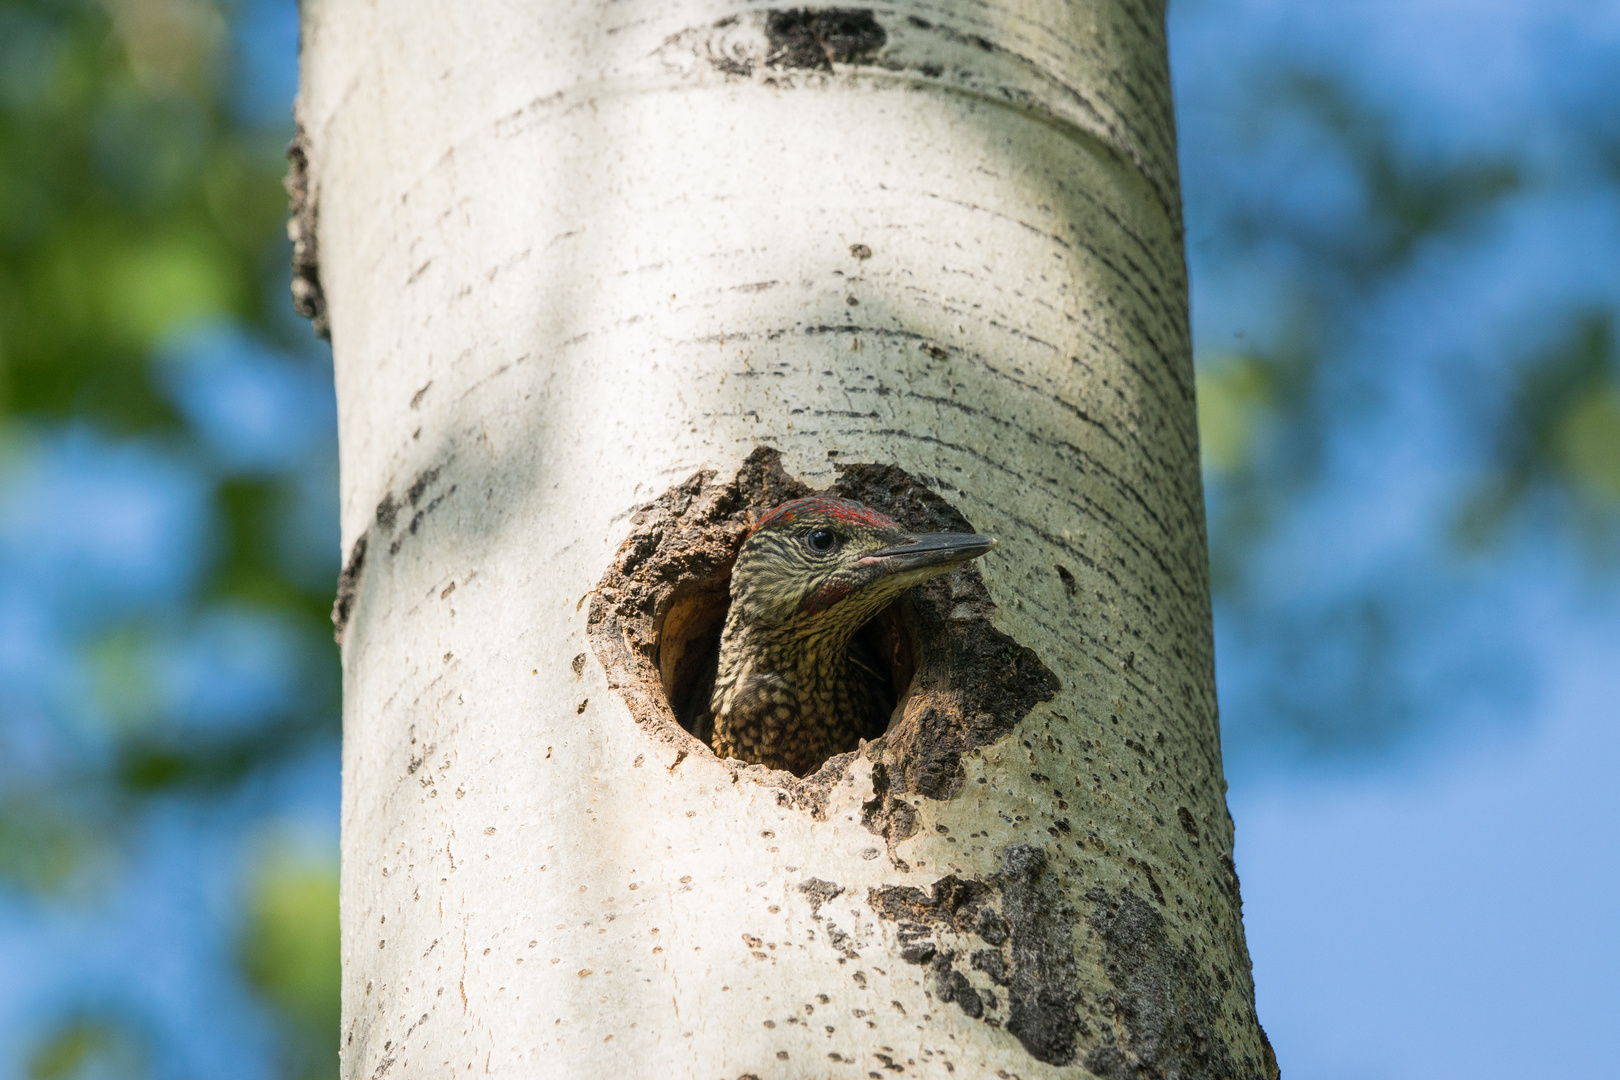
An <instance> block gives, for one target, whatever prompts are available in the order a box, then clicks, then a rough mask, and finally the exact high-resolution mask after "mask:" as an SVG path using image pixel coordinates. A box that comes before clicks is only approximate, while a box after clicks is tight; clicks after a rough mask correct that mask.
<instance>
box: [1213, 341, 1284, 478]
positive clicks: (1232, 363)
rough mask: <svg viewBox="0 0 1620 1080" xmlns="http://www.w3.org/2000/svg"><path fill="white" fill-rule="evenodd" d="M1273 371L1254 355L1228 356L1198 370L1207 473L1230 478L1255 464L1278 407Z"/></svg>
mask: <svg viewBox="0 0 1620 1080" xmlns="http://www.w3.org/2000/svg"><path fill="white" fill-rule="evenodd" d="M1275 389H1276V388H1275V386H1274V381H1273V373H1272V370H1271V368H1270V367H1269V366H1268V365H1266V364H1265V363H1263V362H1261V361H1259V360H1257V359H1256V358H1254V357H1252V356H1243V355H1235V356H1224V357H1219V358H1217V359H1214V360H1211V361H1209V362H1208V363H1207V364H1204V365H1201V366H1200V367H1199V369H1198V437H1199V444H1200V448H1201V450H1202V452H1203V459H1204V471H1205V472H1206V473H1209V474H1211V475H1214V476H1228V475H1231V474H1232V473H1234V472H1237V471H1238V470H1239V469H1241V468H1243V467H1244V466H1245V465H1247V464H1248V463H1249V459H1250V454H1251V452H1252V450H1253V447H1254V441H1255V437H1256V435H1257V434H1258V433H1259V428H1260V425H1261V424H1263V423H1264V422H1265V419H1266V414H1267V413H1268V412H1269V411H1270V409H1271V408H1272V405H1273V402H1274V399H1275V397H1276V394H1275Z"/></svg>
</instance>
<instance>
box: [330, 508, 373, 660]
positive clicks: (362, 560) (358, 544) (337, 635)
mask: <svg viewBox="0 0 1620 1080" xmlns="http://www.w3.org/2000/svg"><path fill="white" fill-rule="evenodd" d="M368 533H369V530H367V532H363V533H361V534H360V538H359V539H357V540H356V541H355V542H354V546H353V547H351V548H350V549H349V559H348V561H347V562H345V563H344V564H343V572H342V573H341V574H339V575H338V579H337V596H336V597H335V598H334V599H333V600H332V640H334V641H336V642H337V643H338V644H339V645H342V644H343V631H344V629H345V628H346V627H347V626H348V625H349V615H350V614H352V613H353V611H354V598H355V594H356V593H357V592H358V591H359V589H360V572H361V571H362V570H364V569H365V566H366V543H367V535H368Z"/></svg>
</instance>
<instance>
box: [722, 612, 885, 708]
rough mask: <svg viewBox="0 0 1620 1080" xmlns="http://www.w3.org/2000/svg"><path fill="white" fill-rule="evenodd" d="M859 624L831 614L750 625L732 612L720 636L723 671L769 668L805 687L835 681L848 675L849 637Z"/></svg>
mask: <svg viewBox="0 0 1620 1080" xmlns="http://www.w3.org/2000/svg"><path fill="white" fill-rule="evenodd" d="M855 630H856V627H855V626H850V625H845V624H843V623H841V622H838V621H834V620H831V619H828V620H826V622H825V624H820V620H815V619H811V620H806V621H804V622H799V621H798V620H795V621H793V622H789V623H786V624H781V625H777V626H750V625H748V624H747V622H746V621H745V620H743V619H741V618H738V617H736V616H735V615H733V616H732V617H729V618H727V620H726V627H725V630H724V631H723V633H722V635H721V639H720V671H719V675H720V678H721V679H722V680H724V679H726V677H727V676H728V675H729V676H732V677H740V676H742V675H743V674H744V673H745V672H746V673H751V674H756V675H758V674H764V673H767V672H768V673H771V674H774V675H778V676H781V677H783V678H785V679H788V680H789V681H791V682H792V683H793V684H794V685H795V686H796V688H797V689H798V690H799V691H800V692H801V693H805V692H810V691H812V690H813V689H814V688H815V687H817V686H819V685H824V684H830V683H837V682H841V681H843V680H844V678H845V677H846V675H847V668H848V662H849V642H850V639H851V638H852V637H854V636H855Z"/></svg>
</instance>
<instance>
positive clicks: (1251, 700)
mask: <svg viewBox="0 0 1620 1080" xmlns="http://www.w3.org/2000/svg"><path fill="white" fill-rule="evenodd" d="M1171 26H1172V41H1173V62H1174V68H1175V76H1176V80H1177V92H1178V100H1179V107H1180V113H1181V114H1180V119H1179V124H1180V137H1181V143H1182V156H1183V166H1184V193H1185V197H1186V201H1187V220H1188V254H1189V259H1190V262H1191V266H1192V272H1193V289H1194V324H1195V331H1196V338H1197V345H1198V349H1197V351H1198V364H1199V394H1200V422H1201V425H1202V431H1203V442H1204V454H1205V473H1206V481H1207V483H1208V490H1209V512H1210V539H1211V548H1212V556H1213V561H1214V568H1215V572H1216V584H1217V641H1218V646H1219V657H1220V679H1221V699H1222V708H1223V715H1224V720H1223V725H1224V738H1225V743H1226V755H1227V764H1228V772H1229V775H1230V777H1231V778H1232V782H1233V790H1232V802H1233V807H1234V812H1235V814H1236V815H1237V817H1238V823H1239V843H1240V847H1239V866H1240V869H1241V870H1242V871H1243V874H1244V882H1245V896H1246V899H1247V900H1248V913H1249V915H1248V921H1249V927H1250V941H1251V946H1252V949H1253V951H1254V955H1255V959H1256V969H1257V977H1258V981H1259V986H1260V997H1261V1001H1260V1006H1261V1016H1262V1018H1263V1019H1264V1020H1265V1021H1266V1023H1267V1026H1268V1029H1269V1030H1270V1032H1271V1035H1272V1038H1273V1041H1274V1042H1275V1043H1276V1045H1277V1048H1278V1051H1279V1055H1280V1057H1281V1060H1282V1063H1283V1067H1284V1068H1285V1070H1287V1071H1288V1073H1289V1075H1291V1076H1295V1077H1298V1076H1307V1077H1330V1076H1331V1077H1336V1076H1340V1075H1342V1076H1345V1077H1350V1076H1355V1077H1358V1078H1364V1077H1380V1076H1382V1077H1405V1076H1412V1077H1418V1076H1423V1077H1425V1078H1430V1077H1436V1076H1449V1075H1456V1076H1468V1077H1471V1078H1474V1077H1492V1076H1503V1077H1506V1076H1509V1075H1514V1076H1516V1075H1519V1074H1520V1073H1522V1072H1524V1071H1526V1070H1527V1069H1528V1071H1530V1072H1532V1073H1537V1074H1542V1073H1545V1074H1547V1075H1556V1074H1562V1073H1567V1074H1570V1075H1598V1074H1600V1073H1601V1071H1602V1069H1603V1068H1604V1065H1603V1064H1599V1063H1600V1062H1603V1063H1605V1064H1606V1063H1608V1062H1610V1061H1612V1059H1613V1056H1614V1052H1615V1050H1617V1049H1620V1046H1617V1045H1616V1044H1617V1037H1616V1035H1614V1034H1613V1030H1614V1029H1613V1024H1612V1013H1613V1011H1614V1008H1615V1006H1616V1005H1620V988H1617V985H1616V976H1615V974H1614V973H1615V972H1616V971H1617V970H1620V941H1617V938H1616V935H1615V934H1614V931H1613V930H1612V928H1611V927H1612V909H1613V904H1614V901H1615V899H1616V893H1617V889H1616V871H1615V869H1614V867H1613V866H1612V862H1613V860H1612V859H1609V860H1604V859H1601V858H1598V859H1594V858H1593V857H1592V855H1591V851H1590V846H1589V845H1591V844H1593V843H1595V842H1596V839H1595V838H1596V837H1598V836H1599V835H1600V833H1601V832H1602V831H1603V830H1604V829H1605V828H1607V829H1609V830H1612V829H1613V828H1614V826H1615V825H1620V812H1617V810H1616V800H1615V799H1614V797H1613V796H1612V795H1610V793H1609V791H1610V787H1611V785H1610V781H1609V779H1608V776H1607V772H1608V770H1609V768H1610V767H1612V764H1613V759H1614V757H1615V754H1616V752H1617V751H1620V741H1617V739H1616V738H1615V736H1614V734H1613V732H1614V728H1615V725H1614V719H1615V716H1614V706H1613V702H1614V700H1615V699H1616V691H1620V686H1616V685H1615V684H1616V678H1615V677H1614V676H1609V675H1607V674H1605V673H1604V672H1605V670H1606V668H1605V664H1604V659H1605V657H1608V659H1609V660H1610V661H1611V662H1612V653H1613V649H1614V646H1615V645H1616V644H1620V619H1617V616H1616V614H1615V612H1616V610H1617V608H1616V606H1615V604H1614V600H1615V599H1616V597H1615V586H1614V583H1613V580H1612V573H1611V570H1612V567H1613V564H1614V561H1615V558H1616V555H1617V550H1616V540H1617V532H1616V525H1617V514H1620V360H1617V356H1616V351H1617V346H1616V337H1615V334H1616V326H1615V318H1616V315H1615V312H1616V305H1617V303H1620V262H1617V260H1616V259H1615V257H1614V252H1615V251H1616V250H1620V121H1617V120H1616V118H1617V117H1620V65H1616V64H1615V63H1614V62H1613V58H1614V56H1616V55H1620V10H1617V5H1615V4H1613V3H1608V4H1603V3H1573V2H1570V3H1560V2H1552V0H1542V2H1535V3H1532V2H1531V0H1473V2H1470V3H1466V4H1464V3H1455V2H1451V0H1416V2H1413V0H1407V2H1404V3H1395V2H1394V0H1384V2H1369V3H1364V4H1359V5H1326V6H1323V5H1307V4H1303V3H1298V2H1285V0H1231V2H1217V0H1177V3H1176V4H1175V5H1173V8H1172V16H1171ZM296 34H297V27H296V10H295V7H294V4H293V3H292V0H100V2H95V0H0V949H3V950H4V952H5V955H6V956H7V957H8V962H7V963H6V964H4V965H0V1072H4V1073H6V1074H8V1075H19V1076H29V1077H36V1078H68V1077H81V1078H87V1077H170V1076H173V1077H201V1076H231V1077H242V1078H248V1080H252V1078H256V1077H283V1076H286V1077H329V1076H332V1075H334V1074H335V1071H336V1063H335V1057H334V1056H333V1049H334V1047H335V1044H336V1038H337V1009H338V999H337V969H338V938H337V913H336V881H337V878H336V856H335V851H336V843H335V840H336V816H337V814H336V805H337V798H336V796H337V734H338V730H337V669H336V654H335V651H334V649H333V647H332V645H331V637H330V626H329V624H328V623H327V621H326V613H327V610H328V608H329V605H330V598H331V589H332V582H333V579H334V577H335V574H336V570H337V531H336V523H335V517H336V488H335V477H336V462H335V434H334V426H335V420H334V408H333V403H332V398H331V371H330V363H329V360H328V357H327V354H326V352H325V349H324V346H321V345H320V344H319V343H318V342H316V341H315V340H314V338H313V337H312V335H311V334H310V333H309V330H308V328H307V327H306V326H305V325H303V324H302V323H301V322H299V321H298V320H297V319H296V318H295V317H294V316H293V315H292V314H291V312H290V305H289V303H288V301H287V295H288V293H287V279H288V273H287V263H288V254H289V253H288V246H287V243H286V239H285V232H284V214H285V196H284V194H283V193H282V190H281V186H280V180H281V176H282V174H283V172H284V169H285V163H284V158H283V152H284V148H285V145H286V142H287V140H288V139H289V137H290V135H291V125H290V117H289V112H288V110H289V106H290V102H291V98H292V93H293V90H294V86H295V70H296V69H295V64H296V56H295V53H296ZM1604 762H1607V763H1608V765H1607V766H1605V765H1604V764H1603V763H1604ZM1549 907H1550V908H1552V909H1555V910H1556V911H1557V917H1556V918H1540V919H1528V918H1525V917H1524V912H1525V911H1526V910H1544V909H1547V908H1549ZM1605 913H1606V914H1605ZM1508 986H1511V987H1513V988H1514V992H1513V993H1511V994H1508V993H1505V992H1502V991H1501V990H1500V989H1499V988H1502V987H1508ZM1527 1061H1533V1062H1535V1063H1536V1064H1535V1065H1533V1066H1526V1064H1525V1063H1526V1062H1527Z"/></svg>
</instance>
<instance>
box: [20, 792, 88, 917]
mask: <svg viewBox="0 0 1620 1080" xmlns="http://www.w3.org/2000/svg"><path fill="white" fill-rule="evenodd" d="M103 839H104V834H103V833H102V832H100V831H99V830H96V829H94V828H92V827H91V823H90V822H89V821H87V820H86V819H85V818H83V817H82V816H81V815H79V814H76V813H74V812H72V810H71V809H70V808H68V807H65V806H63V805H61V803H60V802H59V801H58V800H57V799H55V798H53V797H52V796H51V795H50V794H48V793H45V792H38V791H36V792H22V793H20V794H17V795H13V796H11V797H10V798H8V799H7V800H6V801H5V802H4V803H0V878H4V879H6V880H8V881H11V882H13V883H14V884H17V885H20V886H22V887H23V888H25V889H27V890H29V891H30V892H32V893H34V894H35V895H37V896H48V895H51V894H53V893H59V892H60V891H61V890H62V889H63V888H64V887H66V886H68V885H69V884H71V883H72V882H73V881H74V880H75V879H76V878H77V877H78V876H79V873H80V871H81V870H82V869H83V867H84V866H85V864H86V862H87V861H88V860H89V859H90V858H91V857H92V856H94V855H96V854H98V853H99V852H100V850H101V848H102V846H103Z"/></svg>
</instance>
